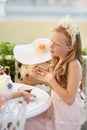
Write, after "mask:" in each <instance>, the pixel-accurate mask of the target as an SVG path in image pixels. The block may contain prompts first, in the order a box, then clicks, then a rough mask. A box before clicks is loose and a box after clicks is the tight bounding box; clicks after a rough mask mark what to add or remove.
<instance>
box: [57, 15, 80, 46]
mask: <svg viewBox="0 0 87 130" xmlns="http://www.w3.org/2000/svg"><path fill="white" fill-rule="evenodd" d="M59 26H62V27H64V28H65V29H66V31H67V32H68V34H69V35H70V36H71V39H72V44H74V43H75V41H76V35H77V34H79V32H80V31H79V29H78V26H77V25H76V24H75V23H74V21H73V20H72V19H71V18H69V17H66V18H64V19H62V20H61V21H60V22H59Z"/></svg>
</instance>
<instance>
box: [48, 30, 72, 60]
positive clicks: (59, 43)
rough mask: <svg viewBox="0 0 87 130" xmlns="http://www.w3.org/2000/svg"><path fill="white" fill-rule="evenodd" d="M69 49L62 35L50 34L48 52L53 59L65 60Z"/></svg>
mask: <svg viewBox="0 0 87 130" xmlns="http://www.w3.org/2000/svg"><path fill="white" fill-rule="evenodd" d="M70 47H71V46H68V45H67V44H66V37H65V36H64V35H63V34H62V33H58V32H56V31H54V32H52V35H51V46H50V52H51V55H52V56H53V57H59V58H65V57H66V56H67V54H68V53H69V51H70V50H71V48H70Z"/></svg>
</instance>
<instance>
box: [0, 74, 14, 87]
mask: <svg viewBox="0 0 87 130" xmlns="http://www.w3.org/2000/svg"><path fill="white" fill-rule="evenodd" d="M11 87H12V81H11V77H10V76H9V75H7V74H5V73H4V74H3V75H0V90H8V89H10V88H11Z"/></svg>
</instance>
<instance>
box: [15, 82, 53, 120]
mask: <svg viewBox="0 0 87 130" xmlns="http://www.w3.org/2000/svg"><path fill="white" fill-rule="evenodd" d="M26 88H29V89H32V92H31V93H32V94H35V95H36V98H34V99H31V100H30V102H29V104H28V105H27V114H26V118H31V117H34V116H36V115H39V114H40V113H42V112H44V111H46V110H47V109H48V108H49V107H50V105H51V98H50V95H49V94H48V93H47V92H45V91H44V90H41V89H39V88H37V87H34V86H30V85H25V84H19V83H13V91H16V90H18V89H22V90H23V89H26Z"/></svg>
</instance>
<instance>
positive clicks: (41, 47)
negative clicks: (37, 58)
mask: <svg viewBox="0 0 87 130" xmlns="http://www.w3.org/2000/svg"><path fill="white" fill-rule="evenodd" d="M33 47H34V50H35V51H37V52H40V53H44V52H46V51H48V50H49V47H50V40H49V39H37V40H35V41H34V43H33Z"/></svg>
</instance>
